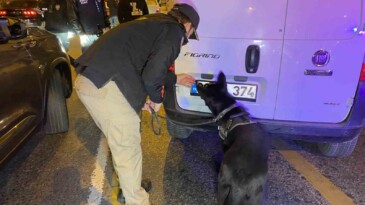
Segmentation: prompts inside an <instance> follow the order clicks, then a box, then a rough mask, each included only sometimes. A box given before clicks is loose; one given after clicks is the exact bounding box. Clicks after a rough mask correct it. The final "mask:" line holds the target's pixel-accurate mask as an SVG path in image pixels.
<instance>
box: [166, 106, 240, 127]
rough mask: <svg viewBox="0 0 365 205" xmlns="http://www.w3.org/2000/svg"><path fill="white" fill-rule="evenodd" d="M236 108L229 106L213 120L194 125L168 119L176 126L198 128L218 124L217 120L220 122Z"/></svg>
mask: <svg viewBox="0 0 365 205" xmlns="http://www.w3.org/2000/svg"><path fill="white" fill-rule="evenodd" d="M236 107H239V106H238V105H236V104H233V105H231V106H229V107H228V108H226V109H224V110H223V111H222V112H220V113H219V114H218V115H217V116H216V117H214V118H210V119H207V120H204V121H201V122H195V123H184V122H178V121H175V120H173V119H170V118H169V120H170V121H172V122H173V123H175V124H178V125H183V126H199V125H207V124H211V123H216V122H218V121H219V120H221V119H222V118H223V117H224V116H225V115H226V114H227V113H228V112H229V111H231V110H233V109H234V108H236Z"/></svg>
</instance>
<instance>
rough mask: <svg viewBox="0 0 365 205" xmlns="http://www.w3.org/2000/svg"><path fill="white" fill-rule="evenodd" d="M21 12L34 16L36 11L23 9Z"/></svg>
mask: <svg viewBox="0 0 365 205" xmlns="http://www.w3.org/2000/svg"><path fill="white" fill-rule="evenodd" d="M23 14H24V15H25V16H35V15H37V12H36V11H33V10H25V11H23Z"/></svg>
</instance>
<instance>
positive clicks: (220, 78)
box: [217, 72, 227, 88]
mask: <svg viewBox="0 0 365 205" xmlns="http://www.w3.org/2000/svg"><path fill="white" fill-rule="evenodd" d="M217 83H218V84H219V85H222V87H223V88H227V82H226V75H224V73H223V72H220V73H219V75H218V81H217Z"/></svg>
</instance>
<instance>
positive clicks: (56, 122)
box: [44, 70, 68, 134]
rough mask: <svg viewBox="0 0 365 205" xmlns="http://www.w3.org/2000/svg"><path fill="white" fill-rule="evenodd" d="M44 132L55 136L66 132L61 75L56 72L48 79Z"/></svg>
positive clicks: (66, 120) (65, 108)
mask: <svg viewBox="0 0 365 205" xmlns="http://www.w3.org/2000/svg"><path fill="white" fill-rule="evenodd" d="M46 107H47V109H46V122H45V128H44V129H45V132H46V133H47V134H55V133H61V132H67V131H68V113H67V105H66V99H65V95H64V89H63V81H62V77H61V74H60V72H59V71H58V70H56V71H55V72H54V74H53V76H52V78H51V79H50V83H49V86H48V97H47V105H46Z"/></svg>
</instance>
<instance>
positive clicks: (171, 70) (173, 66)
mask: <svg viewBox="0 0 365 205" xmlns="http://www.w3.org/2000/svg"><path fill="white" fill-rule="evenodd" d="M362 67H363V68H364V65H363V66H362ZM169 71H170V72H174V71H175V63H173V64H172V65H171V66H170V67H169ZM364 73H365V71H364Z"/></svg>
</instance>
